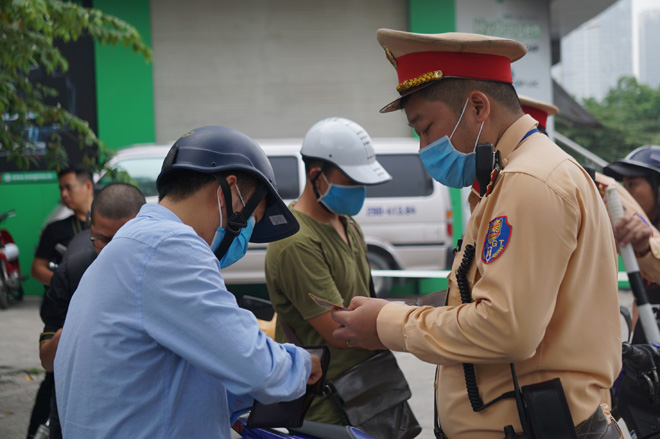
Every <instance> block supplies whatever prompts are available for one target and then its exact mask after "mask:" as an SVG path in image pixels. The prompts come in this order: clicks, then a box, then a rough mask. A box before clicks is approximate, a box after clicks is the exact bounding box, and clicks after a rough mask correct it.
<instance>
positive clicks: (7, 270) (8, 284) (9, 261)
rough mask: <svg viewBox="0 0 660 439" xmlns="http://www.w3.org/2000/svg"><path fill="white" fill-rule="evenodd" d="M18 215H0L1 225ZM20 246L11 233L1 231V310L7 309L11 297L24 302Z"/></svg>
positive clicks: (11, 212) (13, 212)
mask: <svg viewBox="0 0 660 439" xmlns="http://www.w3.org/2000/svg"><path fill="white" fill-rule="evenodd" d="M14 215H16V212H15V211H14V210H10V211H9V212H5V213H0V224H1V223H3V222H4V221H5V220H7V218H10V217H12V216H14ZM18 254H19V251H18V246H17V245H16V243H15V242H14V238H12V236H11V234H10V233H9V231H7V230H6V229H0V309H6V308H7V306H8V304H9V297H11V298H13V299H14V300H17V301H21V300H23V285H22V281H23V278H22V277H21V267H20V266H19V264H18Z"/></svg>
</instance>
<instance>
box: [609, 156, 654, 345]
mask: <svg viewBox="0 0 660 439" xmlns="http://www.w3.org/2000/svg"><path fill="white" fill-rule="evenodd" d="M603 173H604V174H605V175H607V176H610V177H613V178H614V179H616V180H618V181H623V185H624V187H625V190H623V192H625V193H623V194H622V193H621V192H622V191H621V190H619V194H620V196H621V200H622V202H623V204H624V206H625V208H626V215H625V216H624V218H622V219H621V223H620V224H617V227H618V229H619V231H618V233H619V235H621V236H623V237H624V239H625V243H628V242H630V243H631V244H632V245H633V249H634V250H635V254H636V256H637V262H638V265H639V269H640V272H641V274H642V279H643V280H644V287H645V289H646V293H647V295H648V298H649V302H650V303H651V305H652V306H653V308H654V311H655V314H656V317H657V315H658V309H660V232H658V229H657V227H658V224H659V223H660V215H658V211H659V210H660V196H659V194H658V192H659V191H658V186H659V185H660V146H656V145H647V146H642V147H640V148H637V149H635V150H634V151H632V152H631V153H630V154H628V155H627V156H626V157H625V158H623V159H619V160H616V161H614V163H612V164H610V165H608V166H606V167H605V168H604V169H603ZM605 178H607V177H603V179H605ZM609 180H610V182H611V183H609V184H616V182H614V180H612V179H611V178H610V179H609ZM604 184H607V182H604ZM616 185H617V186H620V185H619V184H616ZM615 231H617V228H615ZM633 343H646V338H645V336H644V330H643V329H642V326H641V325H635V332H634V335H633Z"/></svg>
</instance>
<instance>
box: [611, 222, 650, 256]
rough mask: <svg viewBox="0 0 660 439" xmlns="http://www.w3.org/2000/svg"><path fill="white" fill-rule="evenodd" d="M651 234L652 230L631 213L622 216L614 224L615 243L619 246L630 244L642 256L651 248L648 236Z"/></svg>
mask: <svg viewBox="0 0 660 439" xmlns="http://www.w3.org/2000/svg"><path fill="white" fill-rule="evenodd" d="M652 235H653V230H651V228H650V227H649V226H648V225H646V224H644V222H643V221H642V220H641V219H640V218H638V217H636V216H633V215H626V216H624V217H623V218H621V219H620V220H619V221H617V223H616V224H615V225H614V238H615V239H616V243H617V244H618V245H619V246H620V247H623V246H625V245H627V244H632V246H633V249H634V250H635V252H636V253H637V254H638V255H639V256H644V255H645V254H646V253H648V252H649V250H650V249H651V246H650V244H649V238H651V236H652Z"/></svg>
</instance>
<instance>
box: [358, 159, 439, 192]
mask: <svg viewBox="0 0 660 439" xmlns="http://www.w3.org/2000/svg"><path fill="white" fill-rule="evenodd" d="M377 159H378V162H380V164H381V165H383V168H385V170H386V171H387V172H389V173H390V175H391V176H392V180H390V181H388V182H387V183H384V184H378V185H375V186H367V197H372V198H385V197H425V196H427V195H431V194H432V193H433V180H432V179H431V176H430V175H429V173H428V172H426V169H425V168H424V165H422V161H421V160H420V159H419V157H418V155H417V154H382V155H378V156H377Z"/></svg>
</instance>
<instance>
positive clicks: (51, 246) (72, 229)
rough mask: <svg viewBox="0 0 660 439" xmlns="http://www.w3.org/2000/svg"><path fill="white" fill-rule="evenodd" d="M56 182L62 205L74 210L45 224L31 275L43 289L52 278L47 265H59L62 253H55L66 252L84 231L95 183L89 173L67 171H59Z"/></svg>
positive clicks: (85, 170) (76, 170)
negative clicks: (58, 185) (62, 250)
mask: <svg viewBox="0 0 660 439" xmlns="http://www.w3.org/2000/svg"><path fill="white" fill-rule="evenodd" d="M58 178H59V183H60V195H61V197H62V203H63V204H64V205H65V206H66V207H68V208H69V209H71V210H73V214H72V215H71V216H69V217H68V218H64V219H62V220H59V221H53V222H52V223H50V224H48V225H47V226H46V228H45V229H44V230H43V232H42V233H41V237H40V238H39V245H38V246H37V251H36V253H35V256H34V261H33V262H32V270H31V273H32V277H33V278H35V279H36V280H38V281H39V282H41V283H42V284H44V285H46V286H48V285H50V279H51V277H53V271H52V270H51V269H50V268H49V267H48V264H49V263H51V262H53V263H55V264H59V263H60V261H61V260H62V255H63V252H60V251H59V250H58V245H60V246H62V247H64V248H66V246H67V245H69V241H71V239H73V237H74V236H75V235H76V234H77V233H79V232H81V231H83V230H85V229H87V215H88V214H89V209H90V208H91V206H92V201H93V200H94V182H93V180H92V173H91V172H89V170H88V169H86V168H82V167H76V168H68V169H65V170H63V171H60V172H59V173H58Z"/></svg>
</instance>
